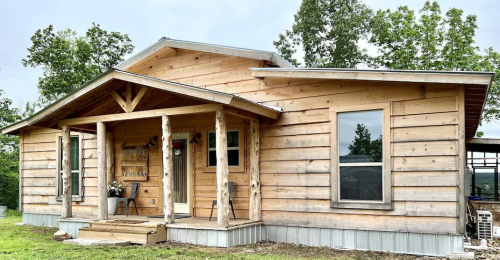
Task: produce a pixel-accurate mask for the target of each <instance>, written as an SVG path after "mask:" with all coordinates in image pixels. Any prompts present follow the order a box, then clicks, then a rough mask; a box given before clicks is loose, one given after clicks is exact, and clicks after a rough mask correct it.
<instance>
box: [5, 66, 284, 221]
mask: <svg viewBox="0 0 500 260" xmlns="http://www.w3.org/2000/svg"><path fill="white" fill-rule="evenodd" d="M279 113H280V112H279V109H275V108H271V107H266V106H263V105H260V104H257V103H254V102H251V101H248V100H245V99H242V98H239V97H236V96H234V95H230V94H225V93H221V92H216V91H209V90H206V89H203V88H198V87H193V86H189V85H183V84H178V83H174V82H168V81H163V80H158V79H154V78H149V77H145V76H141V75H136V74H131V73H127V72H123V71H119V70H110V71H108V72H106V73H104V74H103V75H101V76H100V77H99V78H97V79H94V80H93V81H92V82H90V83H89V84H87V85H85V86H83V87H82V88H81V89H79V90H78V91H76V92H75V93H72V94H71V95H69V96H67V97H65V98H63V99H61V100H60V101H58V102H56V103H55V104H54V105H52V106H50V107H48V108H47V109H45V110H43V111H41V112H40V113H38V114H37V115H35V116H34V117H33V118H31V119H30V121H28V122H22V124H23V125H22V127H24V126H40V127H46V128H54V129H61V135H60V162H58V164H59V163H60V172H61V175H60V182H61V187H62V188H61V201H62V204H61V207H62V210H61V220H60V221H63V222H64V221H65V222H70V221H72V220H76V219H78V221H81V222H82V223H83V222H87V223H91V222H99V221H108V220H117V219H123V218H126V216H124V215H116V216H109V215H108V207H109V205H108V191H107V186H108V183H109V182H110V181H113V180H116V181H117V182H123V183H124V184H125V185H126V184H131V183H139V189H138V195H137V198H136V202H137V204H138V206H139V210H138V213H139V214H138V215H139V216H137V215H135V208H134V205H133V203H131V209H130V215H129V217H128V219H137V218H138V219H144V220H146V221H148V222H147V223H150V224H152V225H154V224H158V223H163V224H166V225H167V227H169V225H174V226H170V227H172V228H174V227H181V226H183V227H196V228H200V229H202V228H215V227H217V228H222V229H228V228H232V227H234V226H239V225H243V224H250V223H258V222H259V221H260V220H261V199H260V182H259V135H260V134H259V129H260V126H259V124H260V120H261V117H266V118H270V119H277V118H278V116H279ZM13 127H16V126H13ZM17 127H18V126H17ZM7 131H9V129H7ZM12 131H15V129H12ZM231 132H234V133H231ZM236 133H237V134H236ZM76 134H79V136H81V139H80V146H79V147H78V151H79V154H80V157H81V158H82V159H81V160H80V161H79V163H80V169H81V170H80V171H79V172H78V173H79V175H80V182H79V185H80V187H74V185H75V182H74V178H72V173H74V172H75V169H74V168H75V167H74V165H72V158H71V157H72V156H71V155H72V154H75V153H74V152H73V151H72V146H74V145H75V143H74V142H72V141H71V140H72V137H73V136H74V135H76ZM228 135H230V136H228ZM230 139H235V140H232V141H231V143H230V144H229V146H230V147H228V142H229V140H230ZM236 139H237V140H236ZM173 140H174V142H173ZM181 141H182V142H181ZM177 143H180V145H181V146H182V148H181V150H182V151H181V152H180V153H181V154H186V155H187V156H186V158H185V159H184V161H183V162H184V166H182V165H181V166H179V165H177V164H176V156H177V155H176V154H174V151H173V150H174V147H173V146H174V144H177ZM73 148H74V147H73ZM176 148H177V147H176ZM139 151H140V152H139ZM131 153H132V155H131ZM235 154H236V155H235ZM138 157H140V158H139V159H137V158H138ZM93 167H95V173H94V172H92V171H93V169H92V168H93ZM176 167H177V168H179V167H180V168H185V172H183V173H182V174H183V176H178V175H179V173H177V172H176V171H177V168H176ZM91 172H92V173H91ZM91 180H92V181H91ZM230 183H235V185H236V190H235V192H233V194H231V195H232V198H231V200H230V193H231V192H230V190H229V186H230V185H229V184H230ZM181 184H182V185H184V186H182V187H180V186H179V185H181ZM94 185H95V186H94ZM73 189H77V190H79V191H80V193H79V194H80V196H81V199H80V200H75V196H74V193H73V192H72V190H73ZM130 195H131V187H130V186H129V185H127V189H126V190H125V194H124V197H130ZM180 197H182V198H180ZM179 199H181V200H182V201H179ZM213 200H216V201H217V202H216V206H215V209H214V213H213V219H212V221H209V220H208V216H209V215H210V214H209V213H210V212H211V205H212V201H213ZM230 201H231V202H232V204H233V206H234V211H235V215H236V220H234V216H233V212H232V210H231V207H230ZM82 204H83V205H90V207H89V210H85V211H84V212H82V211H80V210H78V211H74V210H73V208H75V207H76V208H78V209H79V208H80V207H79V206H80V205H82ZM118 213H119V214H123V213H124V210H123V207H122V206H121V207H120V209H119V212H118ZM176 213H184V214H187V215H188V216H189V218H182V219H176V218H175V214H176ZM159 215H160V216H161V215H163V217H162V218H158V216H159ZM148 216H156V217H154V218H148Z"/></svg>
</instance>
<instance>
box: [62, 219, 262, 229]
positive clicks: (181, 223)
mask: <svg viewBox="0 0 500 260" xmlns="http://www.w3.org/2000/svg"><path fill="white" fill-rule="evenodd" d="M113 220H142V221H147V222H144V223H140V224H134V225H142V226H151V227H156V226H158V225H163V224H164V223H165V222H164V219H163V218H149V217H148V216H140V215H139V216H138V215H129V216H128V217H127V215H116V216H109V219H108V220H101V221H99V220H98V218H97V216H74V217H73V218H70V219H65V220H64V221H78V222H87V221H88V222H111V221H113ZM261 223H262V222H261V221H251V220H248V219H237V220H234V219H231V220H229V226H228V228H232V227H239V226H246V225H258V224H261ZM166 226H167V227H175V228H193V229H216V230H217V229H226V228H220V227H218V226H217V218H212V221H209V220H208V218H200V217H189V218H180V219H176V220H175V223H174V224H167V225H166Z"/></svg>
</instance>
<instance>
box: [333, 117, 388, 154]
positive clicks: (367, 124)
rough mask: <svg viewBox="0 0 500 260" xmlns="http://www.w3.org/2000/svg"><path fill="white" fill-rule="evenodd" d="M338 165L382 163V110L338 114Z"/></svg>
mask: <svg viewBox="0 0 500 260" xmlns="http://www.w3.org/2000/svg"><path fill="white" fill-rule="evenodd" d="M338 125H339V126H338V132H339V141H338V143H339V161H340V163H357V162H360V163H361V162H382V110H373V111H362V112H349V113H339V116H338Z"/></svg>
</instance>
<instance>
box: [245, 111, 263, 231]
mask: <svg viewBox="0 0 500 260" xmlns="http://www.w3.org/2000/svg"><path fill="white" fill-rule="evenodd" d="M259 151H260V124H259V121H257V120H251V121H250V151H249V152H250V194H249V196H250V200H249V212H248V215H249V218H250V220H253V221H260V220H262V209H261V195H260V168H259V163H260V162H259V158H260V154H259Z"/></svg>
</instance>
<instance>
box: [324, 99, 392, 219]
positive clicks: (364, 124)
mask: <svg viewBox="0 0 500 260" xmlns="http://www.w3.org/2000/svg"><path fill="white" fill-rule="evenodd" d="M389 113H390V107H389V106H388V105H369V106H356V107H349V108H342V109H338V108H332V109H331V120H332V207H339V208H370V209H391V195H390V194H391V192H390V186H391V184H390V180H391V176H390V162H389V160H390V155H389V152H390V151H389V144H390V139H389V131H390V125H389V124H390V120H389V119H390V114H389Z"/></svg>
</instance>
